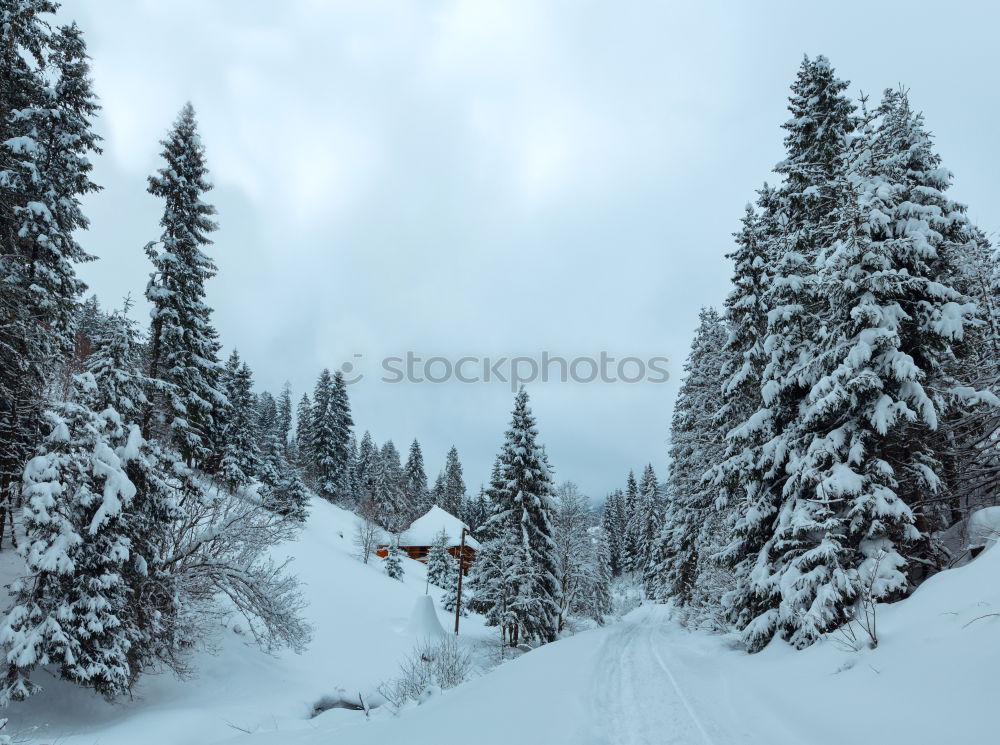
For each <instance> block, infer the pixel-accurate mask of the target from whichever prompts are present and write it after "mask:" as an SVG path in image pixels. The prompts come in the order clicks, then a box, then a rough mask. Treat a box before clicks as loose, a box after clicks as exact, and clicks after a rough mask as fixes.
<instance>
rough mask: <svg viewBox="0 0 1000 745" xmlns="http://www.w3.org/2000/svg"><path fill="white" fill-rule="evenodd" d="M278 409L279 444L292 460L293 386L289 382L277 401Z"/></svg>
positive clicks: (277, 430) (276, 430) (276, 425)
mask: <svg viewBox="0 0 1000 745" xmlns="http://www.w3.org/2000/svg"><path fill="white" fill-rule="evenodd" d="M276 405H277V407H278V415H277V420H276V422H275V433H276V434H277V435H278V442H279V443H281V450H282V453H283V454H284V456H285V458H286V459H288V460H291V458H292V453H291V450H290V446H291V442H292V386H291V384H290V383H289V382H288V381H285V385H283V386H282V388H281V393H280V394H278V398H277V400H276Z"/></svg>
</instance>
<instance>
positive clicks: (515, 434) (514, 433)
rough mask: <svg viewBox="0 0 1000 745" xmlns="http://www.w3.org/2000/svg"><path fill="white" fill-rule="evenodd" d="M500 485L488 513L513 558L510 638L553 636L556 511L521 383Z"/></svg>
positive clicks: (546, 465) (556, 609) (556, 604)
mask: <svg viewBox="0 0 1000 745" xmlns="http://www.w3.org/2000/svg"><path fill="white" fill-rule="evenodd" d="M500 463H501V467H500V478H501V483H502V486H501V488H500V489H499V492H498V494H497V497H496V512H494V514H493V516H492V517H491V518H490V519H491V520H496V521H497V522H498V523H499V524H500V525H499V526H498V530H497V532H498V533H499V534H500V536H501V540H503V542H504V543H505V544H506V547H507V550H508V551H510V552H511V553H512V554H513V555H514V557H515V563H516V566H515V567H514V571H515V575H514V577H515V581H516V582H517V593H516V595H515V597H514V598H513V602H512V604H511V607H510V612H511V614H512V615H513V617H514V618H515V619H516V623H515V625H514V626H513V627H512V628H511V629H510V632H511V633H510V636H509V637H508V638H509V639H510V642H511V644H512V645H516V644H518V643H520V642H527V641H530V640H532V639H534V640H537V641H539V642H542V643H545V642H550V641H554V640H555V638H556V635H557V633H558V631H557V630H558V625H559V601H560V596H559V582H558V580H557V578H556V573H557V567H556V550H555V543H554V541H553V539H552V534H553V528H552V518H553V513H554V511H555V501H554V499H553V486H552V477H551V470H550V467H549V463H548V457H547V456H546V455H545V450H544V448H543V447H542V446H541V445H539V444H538V430H537V428H536V426H535V417H534V416H533V415H532V413H531V409H530V407H529V406H528V394H527V392H526V391H525V390H524V389H523V388H522V389H521V390H520V392H519V393H518V394H517V396H516V397H515V399H514V411H513V413H512V416H511V423H510V427H509V429H508V430H507V433H506V435H505V439H504V444H503V447H502V449H501V451H500Z"/></svg>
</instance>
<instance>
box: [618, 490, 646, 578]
mask: <svg viewBox="0 0 1000 745" xmlns="http://www.w3.org/2000/svg"><path fill="white" fill-rule="evenodd" d="M621 505H622V517H623V519H624V532H623V533H622V545H621V548H622V571H623V572H636V571H641V569H642V542H641V536H642V530H643V526H642V525H641V520H642V516H641V515H640V514H639V482H638V481H636V478H635V472H634V471H629V472H628V478H627V479H625V491H624V492H622V502H621Z"/></svg>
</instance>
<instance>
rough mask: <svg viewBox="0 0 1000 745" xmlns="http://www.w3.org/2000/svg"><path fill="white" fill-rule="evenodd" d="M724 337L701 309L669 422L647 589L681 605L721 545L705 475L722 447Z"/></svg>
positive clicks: (712, 314) (713, 317)
mask: <svg viewBox="0 0 1000 745" xmlns="http://www.w3.org/2000/svg"><path fill="white" fill-rule="evenodd" d="M726 339H727V333H726V329H725V327H724V326H723V323H722V320H721V319H720V318H719V314H718V313H717V312H716V311H715V310H714V309H712V308H703V309H702V310H701V312H700V313H699V323H698V328H697V329H696V331H695V335H694V340H693V341H692V342H691V352H690V353H689V354H688V358H687V360H686V361H685V363H684V372H685V377H684V380H683V382H682V383H681V388H680V391H679V392H678V394H677V402H676V403H675V404H674V412H673V418H672V420H671V423H670V471H669V473H668V476H667V482H668V485H669V486H668V494H669V495H670V498H669V501H668V503H667V510H666V515H665V520H664V526H663V530H662V532H661V533H660V535H659V539H658V542H657V545H656V549H655V551H654V555H653V557H652V561H651V565H652V566H653V569H654V571H653V577H652V578H651V579H652V580H653V582H655V585H656V586H655V588H650V589H654V593H653V594H654V596H655V597H657V599H659V600H666V599H668V598H673V599H674V601H675V602H676V603H677V604H678V605H680V606H687V605H688V604H690V602H691V600H692V596H693V593H694V591H695V586H696V584H697V583H698V580H699V574H700V572H699V570H700V568H701V567H702V566H703V565H704V564H705V563H706V560H709V559H710V556H711V555H712V554H713V553H714V552H715V551H717V550H719V548H720V546H719V545H718V540H717V538H718V537H717V536H713V535H712V533H711V529H712V527H713V526H715V525H716V524H717V521H716V520H715V515H714V513H715V509H716V507H715V501H716V496H717V491H718V490H717V489H716V488H715V487H714V486H713V484H712V483H711V482H710V481H709V480H707V479H706V478H705V474H706V471H708V470H709V469H710V468H712V467H713V466H714V465H715V464H717V463H718V462H719V460H720V459H721V457H722V455H723V453H724V447H725V446H724V442H723V438H722V433H721V432H719V430H718V424H717V422H716V421H715V418H714V417H715V414H716V413H717V412H718V411H719V410H720V409H721V408H722V406H723V401H724V398H723V394H722V380H721V377H722V374H723V373H722V368H723V361H724V359H725V353H726V351H725V344H726ZM643 484H644V486H645V478H644V479H643Z"/></svg>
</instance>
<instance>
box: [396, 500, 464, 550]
mask: <svg viewBox="0 0 1000 745" xmlns="http://www.w3.org/2000/svg"><path fill="white" fill-rule="evenodd" d="M468 527H469V526H468V525H466V524H465V523H463V522H462V521H461V520H459V519H458V518H457V517H455V516H454V515H452V514H451V513H450V512H445V511H444V510H442V509H441V508H440V507H438V506H437V505H434V506H433V507H431V508H430V509H429V510H427V514H425V515H424V516H423V517H418V518H417V519H416V520H414V521H413V524H412V525H411V526H410V527H409V528H408V529H407V530H406V532H404V533H403V535H402V536H401V540H400V542H399V543H400V545H401V546H431V545H433V544H434V539H435V538H436V537H437V535H438V533H440V532H441V531H442V530H444V532H445V533H447V534H448V545H449V547H450V546H458V545H460V544H461V543H462V528H468ZM465 545H466V546H468V547H469V548H473V549H475V550H476V551H478V550H479V541H477V540H476V539H475V538H473V537H472V536H471V535H466V536H465Z"/></svg>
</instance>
